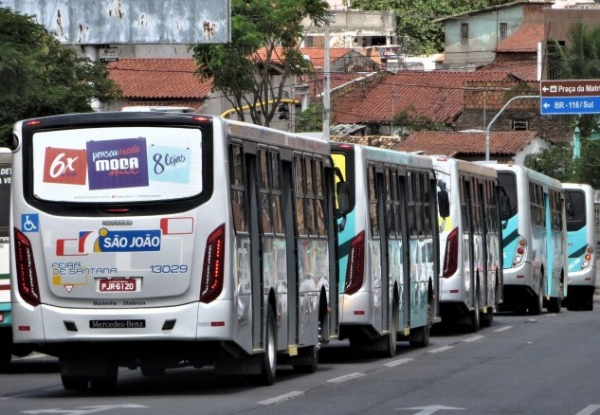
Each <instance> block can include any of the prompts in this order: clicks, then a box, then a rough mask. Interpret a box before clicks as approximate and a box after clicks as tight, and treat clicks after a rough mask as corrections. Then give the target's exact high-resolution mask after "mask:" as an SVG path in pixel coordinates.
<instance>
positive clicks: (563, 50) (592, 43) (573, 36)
mask: <svg viewBox="0 0 600 415" xmlns="http://www.w3.org/2000/svg"><path fill="white" fill-rule="evenodd" d="M567 39H568V41H569V42H568V44H567V46H566V47H563V46H561V45H560V44H559V43H558V41H556V40H553V41H551V43H550V45H549V52H548V60H549V61H550V62H551V63H552V65H553V67H554V68H555V70H554V73H555V75H556V76H557V78H558V79H598V78H600V27H598V26H594V27H591V26H587V25H585V24H583V23H581V22H579V23H576V24H574V25H573V26H571V28H570V29H569V31H568V32H567ZM598 122H599V117H598V115H595V114H591V115H589V114H588V115H580V116H577V117H574V126H577V127H579V129H580V131H581V136H582V137H589V136H590V135H591V132H592V131H593V130H595V129H597V128H598Z"/></svg>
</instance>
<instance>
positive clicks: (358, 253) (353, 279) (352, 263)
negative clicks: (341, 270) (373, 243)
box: [344, 231, 365, 294]
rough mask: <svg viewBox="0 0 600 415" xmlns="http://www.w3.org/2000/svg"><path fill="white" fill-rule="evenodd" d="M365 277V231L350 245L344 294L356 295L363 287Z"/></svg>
mask: <svg viewBox="0 0 600 415" xmlns="http://www.w3.org/2000/svg"><path fill="white" fill-rule="evenodd" d="M364 275H365V233H364V231H363V232H361V233H359V234H358V235H356V236H355V237H354V239H353V240H352V243H351V244H350V253H349V254H348V267H347V268H346V283H345V284H344V293H346V294H354V293H355V292H357V291H358V290H359V289H360V287H362V285H363V281H364Z"/></svg>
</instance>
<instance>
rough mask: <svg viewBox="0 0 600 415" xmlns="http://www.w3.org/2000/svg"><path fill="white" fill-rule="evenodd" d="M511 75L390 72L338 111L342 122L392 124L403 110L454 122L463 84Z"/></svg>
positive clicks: (461, 105)
mask: <svg viewBox="0 0 600 415" xmlns="http://www.w3.org/2000/svg"><path fill="white" fill-rule="evenodd" d="M507 78H509V74H508V73H507V72H503V71H477V72H456V71H428V72H424V71H403V72H399V73H397V74H390V75H387V76H386V77H385V79H383V81H382V82H381V83H380V84H379V85H377V86H374V87H373V88H370V89H368V90H365V91H364V96H363V95H362V94H361V96H360V97H357V98H355V99H354V102H351V103H349V102H347V100H348V99H349V98H348V97H344V96H340V97H338V98H334V99H340V100H342V101H343V100H345V99H346V101H345V102H344V108H350V109H344V112H343V113H342V112H336V111H335V109H336V105H335V103H334V105H333V108H334V112H335V114H334V117H335V122H336V123H339V124H353V123H359V124H390V123H391V122H392V119H393V118H394V116H395V115H398V114H401V113H402V112H403V111H406V112H408V114H409V116H411V115H417V116H421V117H425V118H428V119H430V120H432V121H436V122H441V123H449V122H453V121H454V120H455V119H456V117H457V116H458V115H460V113H461V112H462V110H463V89H462V88H463V85H464V84H465V83H466V82H469V81H502V80H506V79H507Z"/></svg>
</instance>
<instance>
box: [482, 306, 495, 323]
mask: <svg viewBox="0 0 600 415" xmlns="http://www.w3.org/2000/svg"><path fill="white" fill-rule="evenodd" d="M493 323H494V307H488V308H487V312H486V313H485V314H484V315H483V316H482V318H481V326H482V327H491V325H492V324H493Z"/></svg>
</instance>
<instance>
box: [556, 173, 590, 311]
mask: <svg viewBox="0 0 600 415" xmlns="http://www.w3.org/2000/svg"><path fill="white" fill-rule="evenodd" d="M563 187H564V188H565V200H566V212H567V235H568V251H567V256H568V261H569V267H568V273H567V276H568V283H567V298H566V300H565V302H566V305H567V309H568V310H583V311H592V310H593V309H594V291H595V289H596V255H595V251H596V223H595V218H594V189H593V188H592V186H590V185H588V184H575V183H563Z"/></svg>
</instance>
